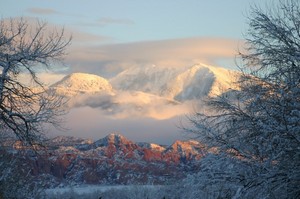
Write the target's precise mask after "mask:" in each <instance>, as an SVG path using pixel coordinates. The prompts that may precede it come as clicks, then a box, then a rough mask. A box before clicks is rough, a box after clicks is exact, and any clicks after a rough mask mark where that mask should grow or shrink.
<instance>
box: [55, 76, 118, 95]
mask: <svg viewBox="0 0 300 199" xmlns="http://www.w3.org/2000/svg"><path fill="white" fill-rule="evenodd" d="M50 88H51V89H54V90H55V91H56V92H57V93H59V94H61V95H66V96H74V95H77V94H85V93H88V94H92V93H100V92H105V93H113V89H112V86H111V84H110V83H109V81H108V80H106V79H104V78H103V77H100V76H97V75H93V74H87V73H72V74H70V75H67V76H65V77H64V78H63V79H62V80H60V81H58V82H56V83H55V84H53V85H51V86H50Z"/></svg>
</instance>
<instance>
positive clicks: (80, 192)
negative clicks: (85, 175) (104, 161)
mask: <svg viewBox="0 0 300 199" xmlns="http://www.w3.org/2000/svg"><path fill="white" fill-rule="evenodd" d="M162 187H164V186H161V185H82V186H74V187H63V188H53V189H46V190H45V193H46V198H51V199H52V198H60V197H64V196H83V197H85V198H89V197H91V196H98V197H99V196H101V194H102V193H104V192H110V193H119V192H120V191H121V192H122V191H124V190H127V192H128V191H130V192H131V191H132V192H133V193H134V192H139V193H142V192H147V193H153V192H157V191H158V190H159V189H161V188H162Z"/></svg>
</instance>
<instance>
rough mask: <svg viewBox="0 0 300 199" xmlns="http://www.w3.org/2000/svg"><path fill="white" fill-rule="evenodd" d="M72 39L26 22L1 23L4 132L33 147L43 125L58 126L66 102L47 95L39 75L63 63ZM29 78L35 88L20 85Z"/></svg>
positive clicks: (1, 125)
mask: <svg viewBox="0 0 300 199" xmlns="http://www.w3.org/2000/svg"><path fill="white" fill-rule="evenodd" d="M70 41H71V38H66V36H65V33H64V30H63V29H62V30H61V31H57V30H55V29H54V30H52V31H49V28H47V24H46V23H41V22H39V21H37V22H36V23H35V24H33V26H31V25H30V23H29V22H28V21H26V20H24V19H20V20H18V19H11V20H1V21H0V68H1V69H0V70H1V74H0V130H1V131H2V132H6V133H7V134H9V133H11V132H13V134H14V135H15V136H16V137H17V138H18V139H19V140H22V141H23V142H24V143H26V144H30V145H33V144H34V143H35V142H37V141H39V140H40V138H41V136H42V135H43V124H45V123H48V124H52V125H58V124H59V121H60V116H61V115H62V114H64V111H63V110H62V109H61V108H62V105H63V100H62V98H61V97H58V96H56V95H55V94H54V93H52V92H50V91H47V90H46V89H45V88H44V85H43V83H42V82H40V81H39V79H38V76H37V72H38V71H40V70H41V69H49V68H51V66H52V64H54V63H59V62H61V61H62V58H63V56H64V55H65V49H66V47H67V46H68V45H69V44H70ZM24 73H25V74H28V76H29V78H30V79H31V83H32V85H30V86H29V85H28V84H26V83H24V82H22V81H20V78H19V75H20V74H24Z"/></svg>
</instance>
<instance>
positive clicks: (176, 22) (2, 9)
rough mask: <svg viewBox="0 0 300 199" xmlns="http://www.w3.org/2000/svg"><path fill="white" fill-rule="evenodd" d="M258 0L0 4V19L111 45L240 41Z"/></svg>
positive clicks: (27, 0)
mask: <svg viewBox="0 0 300 199" xmlns="http://www.w3.org/2000/svg"><path fill="white" fill-rule="evenodd" d="M261 2H262V1H261V0H260V1H259V0H210V1H207V0H188V1H183V0H163V1H162V0H153V1H143V0H109V1H108V0H107V1H103V0H88V1H83V0H75V1H74V0H59V1H58V0H21V1H20V0H1V1H0V13H1V17H3V18H6V17H20V16H23V17H27V16H28V17H37V18H39V19H44V20H46V21H48V22H50V23H53V24H59V25H64V26H66V27H69V28H73V29H75V30H77V31H82V32H86V33H90V34H95V35H101V36H105V37H108V38H111V39H112V40H111V41H110V42H115V43H127V42H136V41H149V40H163V39H175V38H187V37H224V38H237V39H241V38H243V36H242V32H243V31H245V29H246V27H247V26H246V23H245V22H246V20H245V14H246V13H247V10H248V8H249V6H250V5H251V4H253V3H261Z"/></svg>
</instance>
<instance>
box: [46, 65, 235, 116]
mask: <svg viewBox="0 0 300 199" xmlns="http://www.w3.org/2000/svg"><path fill="white" fill-rule="evenodd" d="M237 75H238V73H237V72H235V71H231V70H227V69H224V68H220V67H214V66H208V65H204V64H197V65H193V66H190V67H181V68H178V67H177V68H175V67H173V68H172V67H158V66H145V67H135V68H130V69H127V70H125V71H123V72H121V73H120V74H118V75H117V76H115V77H114V78H112V79H110V80H107V79H104V78H102V77H100V76H97V75H92V74H85V73H73V74H70V75H67V76H65V77H64V78H63V79H62V80H60V81H59V82H57V83H55V84H53V85H52V86H50V89H53V90H55V91H56V92H57V93H58V94H60V95H65V96H68V97H70V100H69V106H70V107H84V106H89V107H92V108H99V110H100V111H102V112H103V113H104V114H105V116H108V117H113V118H127V117H140V116H142V117H150V118H155V119H168V118H172V117H175V116H178V115H184V114H188V113H189V112H190V111H191V104H193V103H194V102H190V101H192V100H195V99H196V100H199V99H201V98H202V97H206V96H214V95H218V94H221V93H223V92H226V91H227V90H228V89H229V88H233V85H232V84H231V83H232V82H233V81H235V79H236V76H237ZM73 96H76V97H73ZM186 102H187V103H186Z"/></svg>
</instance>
